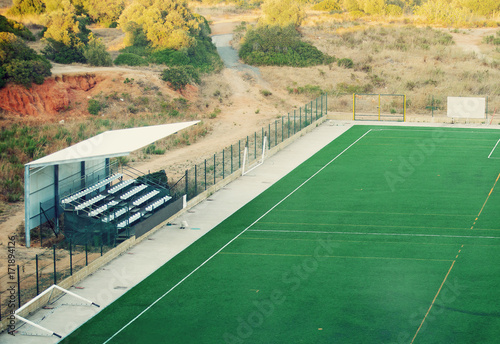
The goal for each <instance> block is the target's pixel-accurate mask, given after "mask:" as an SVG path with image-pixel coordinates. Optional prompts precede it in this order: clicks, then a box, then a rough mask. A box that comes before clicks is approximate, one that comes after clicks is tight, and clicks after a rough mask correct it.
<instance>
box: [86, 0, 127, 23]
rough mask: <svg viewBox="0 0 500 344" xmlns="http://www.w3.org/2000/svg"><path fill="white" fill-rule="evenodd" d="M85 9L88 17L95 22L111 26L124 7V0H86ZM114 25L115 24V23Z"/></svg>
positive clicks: (116, 20)
mask: <svg viewBox="0 0 500 344" xmlns="http://www.w3.org/2000/svg"><path fill="white" fill-rule="evenodd" d="M84 8H85V11H86V12H87V13H88V15H89V17H90V18H91V19H92V20H93V21H94V22H97V23H100V24H102V25H105V26H108V27H109V26H111V25H112V24H113V23H116V22H118V18H120V15H121V14H122V12H123V10H124V9H125V1H124V0H107V1H102V0H88V1H86V3H85V7H84ZM115 25H116V24H115Z"/></svg>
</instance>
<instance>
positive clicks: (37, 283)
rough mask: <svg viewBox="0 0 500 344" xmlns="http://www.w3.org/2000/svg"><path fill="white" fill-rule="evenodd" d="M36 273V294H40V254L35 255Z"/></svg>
mask: <svg viewBox="0 0 500 344" xmlns="http://www.w3.org/2000/svg"><path fill="white" fill-rule="evenodd" d="M35 273H36V294H37V295H38V294H40V284H39V281H38V254H37V255H35Z"/></svg>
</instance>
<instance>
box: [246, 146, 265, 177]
mask: <svg viewBox="0 0 500 344" xmlns="http://www.w3.org/2000/svg"><path fill="white" fill-rule="evenodd" d="M255 144H257V142H256V143H255ZM266 146H267V136H264V141H263V142H262V157H261V158H260V160H259V161H258V162H257V164H256V165H255V166H253V167H251V168H250V169H249V170H247V171H245V166H246V162H247V156H248V147H247V146H245V150H244V151H243V165H242V167H241V175H242V176H244V175H245V174H247V173H249V172H252V171H253V170H255V169H256V168H257V167H259V166H260V165H262V164H263V163H264V156H265V153H266Z"/></svg>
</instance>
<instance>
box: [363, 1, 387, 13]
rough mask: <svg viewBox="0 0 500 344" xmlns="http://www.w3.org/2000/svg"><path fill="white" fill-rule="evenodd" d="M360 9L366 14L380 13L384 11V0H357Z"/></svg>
mask: <svg viewBox="0 0 500 344" xmlns="http://www.w3.org/2000/svg"><path fill="white" fill-rule="evenodd" d="M358 1H359V5H360V7H361V9H362V10H363V11H364V12H365V13H367V14H380V13H382V12H383V11H384V7H385V0H358Z"/></svg>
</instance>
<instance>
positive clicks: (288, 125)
mask: <svg viewBox="0 0 500 344" xmlns="http://www.w3.org/2000/svg"><path fill="white" fill-rule="evenodd" d="M287 123H288V124H287V127H288V137H287V139H288V138H290V112H289V113H288V122H287Z"/></svg>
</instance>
